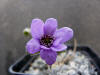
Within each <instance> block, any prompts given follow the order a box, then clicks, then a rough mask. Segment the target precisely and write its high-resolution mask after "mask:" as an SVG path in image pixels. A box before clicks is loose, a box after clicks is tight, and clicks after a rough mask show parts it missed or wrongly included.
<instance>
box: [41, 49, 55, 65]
mask: <svg viewBox="0 0 100 75" xmlns="http://www.w3.org/2000/svg"><path fill="white" fill-rule="evenodd" d="M40 56H41V58H42V59H43V60H45V61H46V63H47V64H48V65H52V64H53V63H54V62H55V61H56V57H57V53H56V52H55V51H52V50H41V51H40Z"/></svg>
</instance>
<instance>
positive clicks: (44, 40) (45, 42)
mask: <svg viewBox="0 0 100 75" xmlns="http://www.w3.org/2000/svg"><path fill="white" fill-rule="evenodd" d="M40 44H41V45H44V46H46V47H50V46H51V45H52V44H53V37H51V36H48V35H45V36H43V37H42V38H41V39H40Z"/></svg>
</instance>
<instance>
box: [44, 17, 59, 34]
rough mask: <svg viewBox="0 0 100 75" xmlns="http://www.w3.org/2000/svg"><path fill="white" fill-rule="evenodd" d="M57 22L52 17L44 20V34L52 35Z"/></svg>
mask: <svg viewBox="0 0 100 75" xmlns="http://www.w3.org/2000/svg"><path fill="white" fill-rule="evenodd" d="M57 26H58V24H57V20H56V19H54V18H49V19H47V20H46V22H45V25H44V34H45V35H52V34H54V32H55V31H56V28H57Z"/></svg>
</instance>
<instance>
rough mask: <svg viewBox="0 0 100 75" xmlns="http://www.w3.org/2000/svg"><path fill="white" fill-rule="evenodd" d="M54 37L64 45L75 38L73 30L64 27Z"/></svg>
mask: <svg viewBox="0 0 100 75" xmlns="http://www.w3.org/2000/svg"><path fill="white" fill-rule="evenodd" d="M54 37H55V38H56V40H57V39H60V41H59V43H64V42H66V41H68V40H70V39H71V38H72V37H73V30H72V29H71V28H69V27H63V28H61V29H59V30H57V31H56V32H55V34H54ZM56 40H55V41H56Z"/></svg>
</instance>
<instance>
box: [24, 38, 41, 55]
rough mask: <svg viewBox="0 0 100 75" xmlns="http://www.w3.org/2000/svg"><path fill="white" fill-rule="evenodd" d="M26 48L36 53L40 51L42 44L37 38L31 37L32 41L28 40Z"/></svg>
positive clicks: (31, 52)
mask: <svg viewBox="0 0 100 75" xmlns="http://www.w3.org/2000/svg"><path fill="white" fill-rule="evenodd" d="M26 49H27V51H28V52H29V53H30V54H34V53H36V52H39V51H40V44H39V43H38V41H37V40H35V39H31V40H30V41H28V43H27V44H26Z"/></svg>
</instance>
